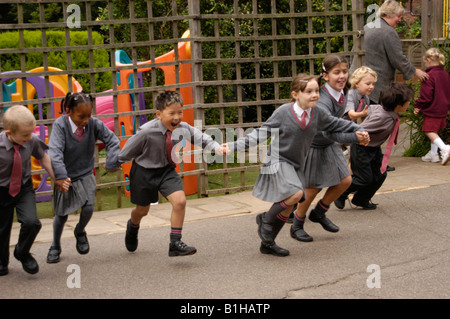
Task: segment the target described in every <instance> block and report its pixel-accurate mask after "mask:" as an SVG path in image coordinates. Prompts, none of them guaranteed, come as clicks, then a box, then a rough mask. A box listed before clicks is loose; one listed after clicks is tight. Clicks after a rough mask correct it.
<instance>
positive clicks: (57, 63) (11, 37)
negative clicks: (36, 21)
mask: <svg viewBox="0 0 450 319" xmlns="http://www.w3.org/2000/svg"><path fill="white" fill-rule="evenodd" d="M46 36H47V39H46V40H47V46H49V47H64V46H66V36H65V32H64V31H47V32H46ZM92 43H93V44H94V45H95V44H103V37H102V36H101V35H100V34H99V33H97V32H92ZM87 44H88V34H87V32H86V31H70V45H71V46H73V47H76V46H81V45H87ZM24 46H25V48H39V47H42V32H41V31H39V30H37V31H28V30H25V31H24ZM0 47H1V48H4V49H7V48H17V49H18V48H19V33H18V32H17V31H13V32H2V33H0ZM66 55H67V54H66V51H58V50H57V49H56V50H54V51H50V52H48V53H47V57H48V65H49V66H51V67H55V68H59V69H62V70H66V69H67V60H66ZM93 55H94V67H95V68H102V67H109V66H110V59H109V54H108V51H107V50H101V49H96V50H94V51H93ZM71 57H72V68H73V69H84V70H89V69H90V67H89V52H88V51H85V50H82V51H72V54H71ZM0 58H1V66H2V69H1V71H2V72H5V71H13V70H20V69H21V66H20V54H18V53H9V54H2V55H0ZM43 65H44V61H43V53H42V52H30V53H27V54H26V62H25V68H26V70H32V69H34V68H37V67H42V66H43ZM75 78H76V80H77V81H78V82H80V84H81V86H82V87H83V88H84V89H85V90H86V91H89V90H90V84H89V82H90V75H89V74H87V73H86V74H77V75H76V76H75ZM111 83H112V82H111V72H107V73H102V74H95V84H96V91H97V92H102V91H106V90H108V89H111V87H112V84H111Z"/></svg>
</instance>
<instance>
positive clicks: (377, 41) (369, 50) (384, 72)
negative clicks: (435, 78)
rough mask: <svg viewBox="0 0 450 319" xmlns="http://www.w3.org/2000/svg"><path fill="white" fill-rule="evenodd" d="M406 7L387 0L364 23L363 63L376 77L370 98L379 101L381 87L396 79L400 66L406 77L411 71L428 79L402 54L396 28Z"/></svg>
mask: <svg viewBox="0 0 450 319" xmlns="http://www.w3.org/2000/svg"><path fill="white" fill-rule="evenodd" d="M404 12H405V8H403V6H402V5H401V4H400V3H398V2H397V1H394V0H386V1H385V2H384V3H383V4H382V5H381V7H380V9H379V11H378V13H377V16H378V18H377V19H376V20H375V21H373V22H370V23H367V24H366V25H365V26H364V49H365V50H366V63H365V65H366V66H368V67H369V68H371V69H372V70H374V71H375V72H377V75H378V81H377V82H376V84H375V89H374V90H373V92H372V93H371V94H370V96H369V97H370V100H371V101H372V102H373V103H375V104H378V103H379V98H380V94H381V91H383V90H384V89H385V88H387V87H388V86H389V84H390V83H391V82H393V81H394V80H395V71H396V70H399V71H400V72H401V73H402V74H403V78H404V79H405V80H409V79H411V78H412V77H413V76H414V75H415V76H417V77H418V78H419V79H420V80H421V81H424V80H426V79H428V75H427V73H426V72H424V71H422V70H421V69H417V68H416V67H414V65H412V63H411V62H410V61H409V60H408V59H407V58H406V56H405V55H404V54H403V50H402V44H401V41H400V38H399V36H398V33H397V31H396V30H395V28H396V27H397V24H398V23H399V22H400V21H401V19H402V16H403V13H404Z"/></svg>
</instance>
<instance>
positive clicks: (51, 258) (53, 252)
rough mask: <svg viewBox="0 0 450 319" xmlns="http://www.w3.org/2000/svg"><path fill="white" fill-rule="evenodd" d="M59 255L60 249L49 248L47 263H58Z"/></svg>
mask: <svg viewBox="0 0 450 319" xmlns="http://www.w3.org/2000/svg"><path fill="white" fill-rule="evenodd" d="M59 255H61V247H56V246H51V247H50V249H49V250H48V255H47V263H49V264H55V263H57V262H59Z"/></svg>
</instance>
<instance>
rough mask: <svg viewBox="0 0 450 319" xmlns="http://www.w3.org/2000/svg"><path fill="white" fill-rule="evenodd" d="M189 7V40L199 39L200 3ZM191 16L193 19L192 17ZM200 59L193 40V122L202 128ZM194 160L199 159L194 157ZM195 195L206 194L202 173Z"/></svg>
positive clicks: (199, 49) (190, 2) (202, 166)
mask: <svg viewBox="0 0 450 319" xmlns="http://www.w3.org/2000/svg"><path fill="white" fill-rule="evenodd" d="M188 7H189V15H190V16H191V18H190V19H189V29H190V37H191V38H194V39H195V38H200V36H201V28H200V20H199V19H198V18H196V16H199V15H200V3H199V1H196V0H188ZM192 16H193V17H192ZM201 57H202V47H201V43H200V42H199V41H196V40H193V41H191V59H192V69H191V70H192V97H193V105H194V121H201V123H202V126H204V124H205V121H204V111H203V109H201V108H198V107H196V105H198V104H201V103H203V101H204V98H203V87H201V86H199V85H198V83H199V82H201V81H202V79H203V75H202V74H203V73H202V65H201V62H199V60H200V59H201ZM195 158H196V159H197V158H199V157H197V156H196V157H195ZM197 168H198V169H204V171H205V172H206V170H207V164H206V163H205V162H204V161H202V162H201V163H198V165H197ZM197 185H198V186H197V190H198V191H197V194H198V195H199V196H202V195H204V194H206V191H207V189H208V176H207V175H206V174H205V173H203V174H200V175H199V176H198V184H197Z"/></svg>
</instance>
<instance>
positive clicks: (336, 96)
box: [325, 82, 344, 101]
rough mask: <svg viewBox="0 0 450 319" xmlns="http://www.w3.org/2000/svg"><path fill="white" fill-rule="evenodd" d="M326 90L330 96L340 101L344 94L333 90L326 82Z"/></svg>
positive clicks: (342, 91)
mask: <svg viewBox="0 0 450 319" xmlns="http://www.w3.org/2000/svg"><path fill="white" fill-rule="evenodd" d="M325 88H326V89H327V90H328V92H329V93H330V95H331V96H332V97H333V98H334V99H335V100H336V101H339V98H340V97H341V94H344V90H341V91H336V90H335V89H333V88H332V87H331V86H330V85H329V84H328V83H327V82H325Z"/></svg>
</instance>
